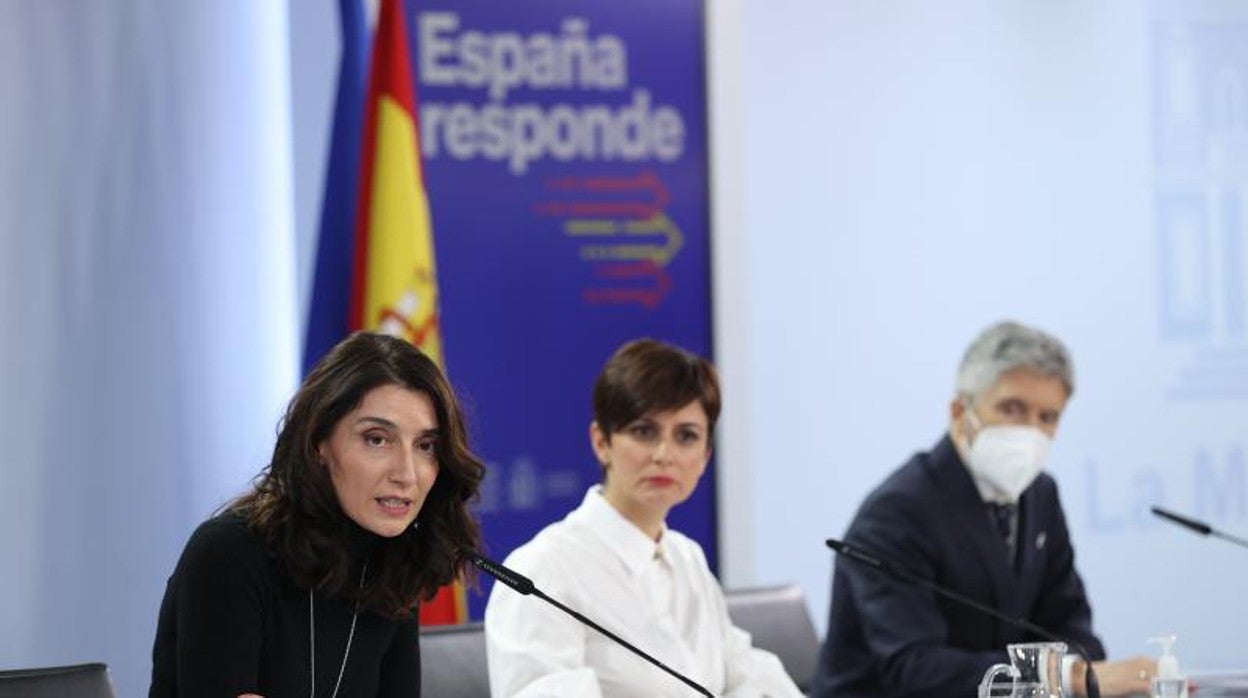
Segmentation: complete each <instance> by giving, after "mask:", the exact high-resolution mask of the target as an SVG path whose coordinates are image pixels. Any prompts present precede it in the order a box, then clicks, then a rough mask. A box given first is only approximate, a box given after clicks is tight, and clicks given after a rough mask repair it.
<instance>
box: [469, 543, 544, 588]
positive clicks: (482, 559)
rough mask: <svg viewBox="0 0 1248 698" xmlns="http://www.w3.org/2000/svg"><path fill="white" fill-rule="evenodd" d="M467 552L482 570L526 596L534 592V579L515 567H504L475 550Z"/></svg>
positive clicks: (473, 562)
mask: <svg viewBox="0 0 1248 698" xmlns="http://www.w3.org/2000/svg"><path fill="white" fill-rule="evenodd" d="M467 554H468V559H470V560H472V564H474V565H476V566H477V569H479V570H481V571H482V572H485V573H486V574H488V575H490V576H491V577H493V578H495V579H497V580H498V581H500V582H502V583H503V584H506V585H507V586H509V587H511V588H512V589H515V590H516V591H518V592H520V593H521V594H524V595H525V596H528V595H529V594H532V593H533V588H534V587H533V580H531V579H529V578H528V577H526V576H524V575H522V574H520V573H519V572H517V571H515V570H513V569H510V568H507V567H504V566H503V565H500V564H499V563H497V562H494V561H493V560H491V559H490V558H488V557H486V556H484V555H482V554H481V553H478V552H477V551H475V550H469V551H467Z"/></svg>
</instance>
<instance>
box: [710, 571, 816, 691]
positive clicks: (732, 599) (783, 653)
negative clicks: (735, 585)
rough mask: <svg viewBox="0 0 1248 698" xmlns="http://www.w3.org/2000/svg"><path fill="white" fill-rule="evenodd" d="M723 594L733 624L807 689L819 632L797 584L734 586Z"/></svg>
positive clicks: (812, 672) (811, 673) (800, 685)
mask: <svg viewBox="0 0 1248 698" xmlns="http://www.w3.org/2000/svg"><path fill="white" fill-rule="evenodd" d="M724 598H725V599H726V600H727V601H728V615H729V616H730V617H731V618H732V622H733V624H734V625H736V626H737V627H739V628H741V629H742V630H744V631H746V632H748V633H749V634H750V635H751V636H752V637H753V639H754V646H755V647H758V648H760V649H765V650H767V651H768V652H771V653H773V654H775V655H776V656H777V657H779V658H780V663H782V664H784V670H785V671H787V672H788V673H789V676H790V677H792V679H793V682H794V683H796V684H797V686H798V688H800V689H802V691H808V690H810V681H811V679H812V678H814V675H815V663H816V662H817V661H818V660H819V636H818V635H816V634H815V626H814V623H812V622H811V620H810V610H809V609H808V608H806V598H805V596H804V595H803V594H802V590H801V588H800V587H798V586H797V585H796V584H791V585H787V586H774V587H758V588H754V589H738V590H735V591H726V592H725V593H724Z"/></svg>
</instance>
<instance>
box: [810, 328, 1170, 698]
mask: <svg viewBox="0 0 1248 698" xmlns="http://www.w3.org/2000/svg"><path fill="white" fill-rule="evenodd" d="M1073 391H1074V373H1073V369H1072V366H1071V362H1070V357H1069V354H1068V352H1067V351H1066V348H1065V347H1064V346H1063V345H1062V343H1061V342H1060V341H1058V340H1057V339H1056V338H1054V337H1052V336H1050V335H1048V334H1045V333H1044V332H1041V331H1039V330H1036V329H1033V328H1030V327H1026V326H1023V325H1019V324H1017V323H1011V322H1003V323H1000V324H997V325H994V326H992V327H990V328H988V329H987V330H985V331H984V332H983V333H982V334H981V335H980V336H979V337H978V338H977V339H976V340H975V341H974V342H973V343H972V344H971V346H970V347H969V348H968V349H967V352H966V355H965V356H964V357H963V360H962V365H961V367H960V368H959V370H958V376H957V389H956V394H955V396H954V398H953V400H952V402H951V403H950V406H949V432H948V434H946V435H945V436H944V437H943V438H941V439H940V441H938V442H937V443H936V445H935V446H933V447H932V449H931V450H930V451H927V452H923V453H918V454H916V455H915V456H914V457H912V458H911V459H910V460H909V461H908V462H906V463H905V464H904V465H902V466H901V468H899V469H898V470H897V471H895V472H894V473H893V474H892V475H891V476H889V477H888V479H887V480H885V481H884V483H883V484H881V485H880V486H879V487H878V488H876V489H875V491H874V492H872V493H871V494H870V495H869V496H868V497H867V499H866V501H864V502H863V504H862V507H861V508H860V509H859V510H858V513H857V515H856V516H855V517H854V520H853V522H852V523H851V524H850V527H849V531H848V532H847V533H846V534H845V540H846V542H847V543H849V544H851V545H854V546H857V547H860V548H861V549H863V550H865V551H869V552H871V553H872V554H873V555H875V556H876V557H878V558H880V559H882V560H885V561H888V562H890V563H892V564H893V565H896V566H897V567H900V568H902V569H905V570H907V571H909V572H910V573H912V574H914V575H917V576H919V577H921V578H923V579H927V580H930V581H932V582H934V583H936V584H938V585H941V586H943V587H945V588H948V589H951V590H953V591H956V592H959V593H961V594H963V595H965V596H969V597H970V598H972V599H975V600H976V601H979V602H980V603H983V604H985V605H988V606H991V607H993V608H996V609H997V610H999V611H1001V612H1002V613H1004V614H1006V615H1008V616H1013V617H1020V618H1026V619H1027V620H1029V621H1031V622H1032V623H1035V624H1037V625H1039V626H1041V627H1043V628H1045V629H1046V630H1048V631H1050V632H1052V633H1054V634H1056V635H1058V636H1060V637H1063V638H1066V639H1067V641H1068V644H1070V645H1072V646H1073V645H1074V644H1075V643H1078V644H1079V645H1081V646H1082V647H1083V648H1084V649H1085V650H1086V651H1087V653H1088V656H1089V657H1091V658H1092V659H1093V660H1094V661H1093V668H1094V669H1095V670H1096V673H1097V676H1098V679H1099V685H1100V687H1101V692H1102V694H1103V695H1106V696H1109V695H1129V694H1131V693H1137V692H1138V693H1144V694H1147V693H1148V680H1149V678H1150V677H1151V676H1152V674H1154V673H1155V671H1156V666H1155V664H1154V663H1153V662H1152V661H1151V660H1149V659H1146V658H1138V657H1137V658H1133V659H1130V660H1127V661H1122V662H1106V661H1101V660H1103V659H1104V657H1105V649H1104V647H1103V646H1102V645H1101V641H1100V640H1099V639H1098V638H1097V636H1096V635H1095V634H1093V632H1092V611H1091V608H1090V607H1089V606H1088V600H1087V597H1086V595H1085V593H1084V588H1083V582H1082V581H1081V580H1080V578H1079V573H1078V572H1077V571H1076V570H1075V554H1074V549H1073V547H1072V545H1071V542H1070V536H1069V532H1068V531H1067V528H1066V517H1065V515H1064V514H1063V513H1062V506H1061V502H1060V501H1059V499H1058V495H1057V484H1056V483H1055V482H1054V480H1053V478H1052V477H1050V476H1049V475H1047V474H1045V473H1043V472H1042V468H1043V465H1044V458H1045V456H1046V454H1047V451H1048V447H1049V445H1050V443H1051V442H1052V439H1053V436H1054V435H1055V434H1056V432H1057V426H1058V421H1059V419H1060V417H1061V415H1062V410H1063V409H1064V408H1065V407H1066V401H1067V400H1068V399H1069V398H1070V395H1071V393H1072V392H1073ZM1041 639H1042V638H1038V637H1032V636H1029V635H1028V633H1026V632H1024V631H1022V630H1019V629H1018V628H1015V627H1013V626H1010V625H1008V624H1005V623H1001V622H999V621H997V620H995V619H993V618H991V617H989V616H987V615H986V614H983V613H981V612H979V611H975V610H973V609H969V608H965V607H963V606H960V605H958V604H956V603H954V602H952V601H948V600H946V599H944V598H941V597H938V596H936V595H935V594H933V593H932V592H930V591H928V590H925V589H923V588H921V587H920V586H917V585H914V584H907V583H905V582H900V581H896V580H893V579H890V578H888V577H885V576H884V575H882V574H880V573H879V572H876V571H874V570H871V569H869V568H866V567H864V566H863V565H861V564H860V563H856V562H854V561H852V560H844V559H841V560H837V561H836V569H835V573H834V575H833V580H832V608H831V618H830V620H829V623H828V634H827V638H826V639H825V641H824V646H823V650H822V653H821V655H820V658H819V667H818V670H817V671H816V674H815V679H814V687H813V689H812V695H814V696H838V697H842V696H843V697H858V696H864V697H865V696H932V697H934V698H935V697H938V698H948V697H950V696H973V695H975V690H976V686H977V684H978V683H979V681H980V679H981V677H982V676H983V674H984V672H986V671H987V670H988V668H989V667H990V666H991V665H993V664H995V663H1000V662H1007V661H1008V660H1007V658H1006V654H1005V646H1006V645H1007V644H1009V643H1015V642H1034V641H1039V640H1041ZM1063 664H1064V670H1065V671H1066V672H1067V675H1066V677H1064V679H1063V680H1064V681H1065V682H1066V683H1065V684H1064V685H1066V686H1068V687H1070V688H1071V689H1073V691H1072V692H1073V693H1075V694H1079V695H1082V694H1083V691H1084V685H1083V672H1082V663H1081V662H1077V661H1075V660H1074V658H1073V656H1070V657H1069V658H1067V659H1066V660H1065V661H1064V662H1063Z"/></svg>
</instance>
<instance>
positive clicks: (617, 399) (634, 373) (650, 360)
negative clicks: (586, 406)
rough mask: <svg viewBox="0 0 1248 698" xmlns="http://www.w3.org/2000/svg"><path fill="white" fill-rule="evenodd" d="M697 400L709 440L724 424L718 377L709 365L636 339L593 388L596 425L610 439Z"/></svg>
mask: <svg viewBox="0 0 1248 698" xmlns="http://www.w3.org/2000/svg"><path fill="white" fill-rule="evenodd" d="M694 400H697V401H698V402H699V403H700V404H701V405H702V409H703V410H705V411H706V419H707V427H708V429H709V433H708V434H707V436H708V437H710V436H712V435H714V433H715V422H716V420H718V419H719V409H720V393H719V377H718V375H717V374H716V373H715V367H714V366H712V365H711V362H710V361H707V360H706V359H704V358H702V357H701V356H698V355H696V354H693V353H690V352H688V351H685V350H684V349H681V348H680V347H677V346H673V345H671V344H665V343H663V342H660V341H658V340H654V339H635V340H633V341H631V342H628V343H626V344H624V345H623V346H621V347H620V348H619V349H617V350H616V351H615V353H614V354H613V355H612V356H611V358H610V359H608V360H607V363H606V365H604V366H603V367H602V372H601V373H599V374H598V380H597V381H595V383H594V421H595V422H597V423H598V427H599V428H600V429H602V431H603V433H604V434H606V435H607V436H608V437H610V435H611V434H614V433H616V432H618V431H621V430H622V429H624V428H625V427H627V426H628V425H629V424H631V423H632V422H633V421H635V420H637V419H638V418H640V417H642V416H644V415H647V414H650V413H651V412H664V411H667V410H676V409H680V408H681V407H684V406H685V405H688V404H689V403H691V402H693V401H694Z"/></svg>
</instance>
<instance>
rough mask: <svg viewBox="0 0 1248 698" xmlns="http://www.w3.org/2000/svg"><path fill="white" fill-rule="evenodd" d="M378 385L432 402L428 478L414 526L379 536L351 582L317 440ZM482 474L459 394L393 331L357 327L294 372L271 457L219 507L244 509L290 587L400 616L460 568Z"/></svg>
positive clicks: (475, 540) (474, 533)
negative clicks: (363, 577) (434, 434)
mask: <svg viewBox="0 0 1248 698" xmlns="http://www.w3.org/2000/svg"><path fill="white" fill-rule="evenodd" d="M385 385H397V386H401V387H403V388H406V389H409V390H415V391H418V392H421V393H424V394H426V395H428V396H429V399H430V401H432V402H433V407H434V411H435V412H436V414H437V418H438V434H439V436H438V443H437V446H436V449H437V461H438V477H437V480H435V481H434V485H433V489H432V490H430V492H429V494H428V496H427V497H426V499H425V502H424V504H423V505H422V506H421V509H420V513H419V514H418V515H417V521H419V523H420V527H419V530H418V531H413V532H409V533H404V534H401V535H399V536H396V537H394V538H383V539H382V541H381V542H380V543H379V544H378V546H377V549H378V551H377V555H378V557H380V568H379V569H378V570H377V574H376V576H375V577H373V575H371V574H370V577H372V578H373V580H375V581H374V582H373V583H370V584H367V585H366V586H365V587H364V588H363V589H359V588H358V587H356V585H355V584H354V583H352V581H353V580H349V579H348V577H349V575H350V574H351V572H350V565H351V558H350V544H349V536H350V532H351V530H352V525H353V524H352V522H351V520H350V518H348V516H347V515H346V513H345V512H343V510H342V507H341V506H340V505H339V503H338V498H337V494H336V493H335V490H334V486H333V482H332V480H331V479H330V476H329V472H328V469H327V468H324V467H322V466H321V465H320V458H319V455H318V447H319V446H320V445H321V444H322V443H323V442H324V441H325V440H326V439H328V438H329V437H330V435H331V434H332V433H333V429H334V427H335V426H336V425H337V424H338V422H339V421H340V420H342V418H343V417H345V416H346V415H347V414H348V413H350V412H351V411H352V410H354V409H355V408H356V407H358V406H359V404H360V403H361V402H362V401H363V399H364V396H365V395H366V394H367V393H368V392H369V391H371V390H373V389H374V388H378V387H381V386H385ZM484 474H485V467H484V465H483V464H482V463H481V461H480V460H479V459H478V458H477V457H476V456H475V455H473V453H472V452H471V451H470V450H469V447H468V434H467V430H466V428H465V426H464V418H463V413H462V411H461V410H460V407H459V402H458V400H457V399H456V397H455V393H454V391H453V390H452V389H451V386H450V384H449V383H448V382H447V380H446V378H445V376H443V374H442V371H441V369H439V368H438V366H437V364H435V363H434V362H433V361H432V360H431V359H430V358H429V357H428V356H426V355H425V354H423V353H421V351H420V350H419V349H417V348H416V347H414V346H412V345H411V344H409V343H408V342H406V341H404V340H402V339H398V338H395V337H390V336H387V335H381V334H374V333H370V332H358V333H356V334H353V335H351V336H350V337H348V338H347V339H345V340H343V341H342V342H341V343H339V344H338V345H337V346H335V347H334V348H333V349H332V350H330V352H329V353H328V354H327V355H326V356H325V357H324V358H323V359H321V361H320V362H319V363H317V365H316V366H315V367H314V368H313V369H312V372H311V373H309V374H308V376H307V378H305V379H304V380H303V384H302V385H301V386H300V387H299V390H298V391H297V392H296V393H295V396H294V397H293V398H291V401H290V404H289V405H288V406H287V408H286V414H285V417H284V418H283V419H282V423H281V427H280V430H279V433H278V436H277V443H276V445H275V446H274V448H273V458H272V460H270V461H269V464H268V466H267V467H266V468H265V469H264V470H263V471H262V472H261V473H260V475H259V476H257V478H256V482H255V485H254V487H253V489H252V491H251V492H249V493H248V494H246V495H244V496H242V497H240V498H239V499H238V500H236V501H234V502H233V503H231V504H230V505H229V506H228V507H227V508H228V509H230V510H234V511H238V512H240V513H242V514H243V515H244V516H246V517H247V519H248V521H249V522H250V524H251V527H252V529H253V530H255V531H256V532H257V533H258V534H259V535H261V536H262V537H263V538H264V539H265V541H266V542H267V543H268V545H269V546H270V547H271V548H272V549H273V550H274V552H275V553H276V554H277V556H278V558H279V559H280V561H281V562H282V563H283V565H284V566H285V568H286V570H287V571H288V572H289V573H290V574H291V575H292V576H293V577H294V578H295V581H296V582H297V583H298V584H299V585H300V586H303V587H306V588H314V589H317V590H321V591H324V592H327V593H328V594H330V595H335V596H340V597H343V598H346V599H348V600H351V601H353V602H356V603H359V604H361V605H363V606H365V607H367V608H371V609H373V610H375V611H377V612H379V613H382V614H384V615H391V616H402V615H405V614H408V613H411V612H412V611H413V610H415V608H416V607H417V604H418V603H419V601H421V600H422V599H423V600H428V599H431V598H432V597H433V595H434V593H435V592H436V591H437V589H438V588H439V587H442V586H444V585H446V584H448V583H450V582H451V581H452V580H454V579H455V578H456V577H457V576H460V575H462V574H466V573H469V571H470V567H469V566H468V565H466V561H467V557H466V555H465V551H467V550H476V549H477V548H478V547H479V546H480V531H479V529H478V527H477V523H476V521H475V520H474V519H473V518H472V516H471V515H470V514H469V512H468V502H469V501H470V500H471V499H473V498H474V497H475V496H476V494H477V488H478V486H479V485H480V483H481V479H482V477H483V476H484Z"/></svg>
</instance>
